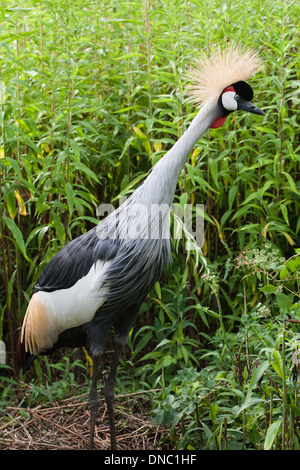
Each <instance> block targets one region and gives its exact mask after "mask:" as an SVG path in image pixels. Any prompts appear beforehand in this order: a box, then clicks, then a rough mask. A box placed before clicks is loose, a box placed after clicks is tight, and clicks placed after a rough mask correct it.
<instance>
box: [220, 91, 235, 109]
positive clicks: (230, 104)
mask: <svg viewBox="0 0 300 470" xmlns="http://www.w3.org/2000/svg"><path fill="white" fill-rule="evenodd" d="M234 97H235V92H234V91H226V92H225V93H223V95H222V104H223V106H224V108H225V109H227V111H236V110H237V107H238V104H237V101H236V100H235V99H234Z"/></svg>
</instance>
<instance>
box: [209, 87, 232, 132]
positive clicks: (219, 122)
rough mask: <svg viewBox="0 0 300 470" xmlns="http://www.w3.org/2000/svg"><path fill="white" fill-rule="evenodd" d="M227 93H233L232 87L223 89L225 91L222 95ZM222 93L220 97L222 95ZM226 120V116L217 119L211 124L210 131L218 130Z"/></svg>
mask: <svg viewBox="0 0 300 470" xmlns="http://www.w3.org/2000/svg"><path fill="white" fill-rule="evenodd" d="M227 91H234V92H235V89H234V88H233V86H229V87H227V88H225V90H224V91H223V93H226V92H227ZM223 93H222V95H223ZM226 119H227V116H224V117H221V116H220V117H218V118H217V119H216V120H215V121H214V122H213V123H212V125H211V126H210V128H211V129H218V128H219V127H221V126H223V124H224V122H225V121H226Z"/></svg>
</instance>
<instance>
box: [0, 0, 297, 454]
mask: <svg viewBox="0 0 300 470" xmlns="http://www.w3.org/2000/svg"><path fill="white" fill-rule="evenodd" d="M0 14H1V20H2V21H1V32H0V34H1V44H0V47H1V59H0V60H1V62H0V64H1V66H0V75H1V76H0V97H1V100H0V101H1V102H0V106H1V113H0V115H1V136H0V177H1V186H0V252H1V255H0V261H1V262H0V277H1V288H0V338H1V339H2V340H3V341H5V343H6V345H7V347H6V351H7V359H8V362H9V364H13V363H14V354H13V351H15V347H16V341H17V336H18V329H19V327H20V324H21V321H22V318H23V316H24V313H25V310H26V306H27V303H28V299H29V297H30V294H31V291H32V287H33V285H34V284H35V282H36V279H37V277H38V275H39V273H40V272H41V270H42V269H43V267H44V266H45V264H46V263H47V262H48V261H49V260H50V259H51V258H52V257H53V255H54V254H55V253H56V252H57V251H58V250H59V248H60V247H61V246H62V245H64V244H65V243H67V242H68V241H69V240H72V239H73V238H75V237H77V236H78V235H79V234H81V233H83V232H85V231H86V230H88V229H89V228H90V227H91V226H93V225H94V224H95V223H97V222H98V217H97V211H96V209H97V206H98V205H99V204H101V203H113V204H114V205H117V204H118V203H119V200H121V199H122V197H124V196H126V195H128V194H130V192H131V191H133V190H134V189H135V188H136V187H137V185H138V184H139V182H140V181H141V180H142V179H143V178H144V177H145V175H146V174H147V172H148V171H149V169H150V167H151V166H152V165H153V164H154V163H155V162H156V161H157V160H158V159H159V158H161V156H162V155H163V154H164V153H165V152H166V151H167V150H168V149H169V148H170V147H171V146H172V145H173V144H174V142H176V140H177V139H178V138H179V137H180V135H182V132H183V131H184V130H185V128H186V127H187V126H188V125H189V123H190V122H191V119H192V117H193V115H194V113H195V109H193V108H192V107H191V104H190V103H189V102H188V101H187V100H186V96H185V94H184V88H185V85H186V83H185V76H184V74H185V71H186V69H187V67H188V66H189V64H190V63H191V61H192V60H193V58H194V57H197V52H198V50H199V49H202V48H204V49H209V48H210V47H211V46H212V45H213V44H215V43H217V42H220V43H224V42H225V41H227V39H228V38H230V39H233V40H235V41H241V42H242V43H243V44H245V45H248V46H252V47H254V48H255V49H257V50H258V51H259V53H260V54H261V56H262V58H263V59H264V61H265V68H264V70H263V71H262V72H261V73H260V74H259V75H258V76H257V77H255V78H254V79H253V82H252V84H253V88H254V90H255V103H256V104H257V105H259V106H260V107H261V108H262V109H264V111H265V112H266V116H265V118H264V119H263V120H262V119H261V118H257V117H255V116H250V115H247V116H245V115H242V114H238V113H237V114H235V115H232V116H230V118H229V119H228V120H227V121H226V124H225V125H224V126H223V127H222V128H221V129H217V130H211V131H209V132H208V133H207V134H206V135H205V136H204V137H203V138H202V139H201V140H200V141H199V142H198V143H197V145H196V146H195V148H194V150H193V152H192V154H191V155H190V158H189V160H188V162H187V163H186V166H185V168H184V171H183V172H182V175H181V177H180V179H179V182H178V188H177V192H176V197H175V201H174V202H175V204H176V205H178V206H180V207H183V205H184V204H187V203H188V204H191V205H193V206H195V205H196V204H203V205H204V210H205V214H204V218H205V230H204V238H203V246H202V249H200V248H199V247H197V246H196V245H195V244H193V240H184V239H182V240H179V241H177V242H176V243H175V247H174V262H173V265H172V267H171V268H170V270H169V271H168V272H167V273H166V274H165V276H164V279H163V280H161V282H159V283H157V285H156V286H155V289H154V290H153V292H151V293H150V295H149V297H148V298H147V300H146V302H145V303H144V305H143V308H142V310H141V315H140V317H139V319H138V322H137V325H136V326H135V328H134V329H133V331H132V332H131V335H130V341H129V350H128V351H127V353H126V354H127V355H126V358H125V360H124V361H123V363H122V368H123V371H124V374H125V376H126V377H128V376H129V374H130V375H131V377H135V379H136V380H135V381H132V380H131V381H130V380H127V379H126V380H125V381H126V384H127V385H128V386H130V383H131V384H132V386H133V387H135V386H138V385H136V384H140V386H143V387H145V388H151V387H152V386H153V385H155V386H156V385H159V386H161V387H162V389H163V396H161V395H160V396H158V397H157V398H156V402H155V408H154V415H155V417H156V419H157V420H158V421H160V422H162V423H165V424H168V425H170V432H171V435H172V439H173V440H174V443H175V445H178V446H179V447H182V448H186V447H188V446H191V447H195V448H198V447H205V448H242V447H243V448H248V447H253V448H263V447H264V448H274V447H277V448H278V447H282V448H285V447H286V446H289V447H290V448H298V446H299V442H298V441H299V430H297V424H298V422H299V406H298V396H297V387H296V385H295V382H294V380H296V381H297V380H298V378H297V373H298V359H297V357H298V356H297V351H298V350H299V344H298V329H299V324H298V323H297V322H298V321H299V313H300V310H299V309H300V308H299V272H300V267H299V265H300V261H299V260H300V255H299V251H298V250H297V246H299V229H300V217H299V200H300V186H299V181H300V179H299V65H298V64H299V34H298V29H297V20H298V18H299V14H300V12H299V5H298V4H297V2H296V1H294V0H291V1H285V2H279V1H277V0H275V1H274V0H272V1H270V0H267V1H266V2H264V3H263V4H262V3H261V2H259V1H258V0H251V2H249V3H248V4H247V5H245V4H244V3H243V4H238V3H234V4H233V3H232V2H224V1H223V0H211V1H210V2H204V1H202V0H197V1H193V2H187V1H178V0H172V1H170V0H167V1H165V2H159V1H158V2H153V3H151V2H149V1H148V0H145V1H144V2H119V1H116V0H110V1H108V0H93V1H89V2H87V1H85V0H84V1H80V2H79V1H77V0H75V1H74V0H73V1H70V0H51V1H50V0H43V1H37V0H27V1H23V2H19V1H15V0H14V1H12V0H8V1H6V2H5V4H2V5H1V6H0ZM241 18H242V21H241ZM174 217H175V216H174ZM174 220H175V219H174ZM174 224H175V222H174ZM183 230H184V227H183ZM191 248H192V249H191ZM283 337H284V338H285V341H283V339H282V338H283ZM63 361H68V360H67V359H64V360H63ZM62 364H64V365H63V366H58V367H61V368H62V369H63V371H61V373H62V376H61V384H60V385H59V386H58V388H57V390H56V391H54V389H53V390H52V391H51V392H50V391H47V392H45V393H42V394H41V396H43V397H46V398H45V399H50V395H49V393H54V394H55V396H56V397H57V396H59V394H61V396H63V395H64V393H65V392H66V393H67V390H68V387H69V386H71V385H72V384H73V383H74V380H75V377H74V376H73V375H72V373H73V372H72V371H71V366H69V365H68V364H69V363H68V364H67V363H66V362H62ZM45 367H46V371H47V373H46V375H47V376H48V380H50V379H49V370H50V369H49V365H48V366H47V365H45V364H44V365H43V368H45ZM5 370H6V371H7V370H9V369H5ZM64 371H67V372H65V375H64ZM37 372H38V374H37V375H38V382H37V385H36V386H38V385H39V383H40V382H41V380H42V376H43V374H42V372H39V371H37ZM6 375H7V373H6ZM15 378H16V377H15ZM6 379H9V380H13V379H12V378H10V377H6ZM50 382H51V383H52V381H51V380H50ZM62 384H65V385H64V386H63V385H62ZM9 385H10V383H9V382H7V380H6V381H5V380H4V386H5V390H6V392H5V395H4V397H5V396H7V397H10V398H11V395H10V394H11V392H12V389H11V388H9ZM118 386H119V387H121V386H122V385H121V382H119V384H118ZM36 390H38V389H36ZM33 395H34V394H33ZM37 396H38V393H36V396H35V397H34V398H32V400H33V399H34V400H35V399H37ZM154 400H155V397H154ZM4 401H5V399H4Z"/></svg>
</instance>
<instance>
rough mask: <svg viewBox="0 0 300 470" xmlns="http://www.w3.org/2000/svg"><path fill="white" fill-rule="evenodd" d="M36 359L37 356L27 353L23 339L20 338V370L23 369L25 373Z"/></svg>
mask: <svg viewBox="0 0 300 470" xmlns="http://www.w3.org/2000/svg"><path fill="white" fill-rule="evenodd" d="M35 358H36V356H35V355H34V354H30V353H28V352H26V351H25V345H24V343H21V338H20V337H19V341H18V344H17V363H18V367H19V369H22V371H23V372H24V373H25V372H26V371H27V370H28V369H29V368H30V366H31V365H32V363H33V361H34V360H35Z"/></svg>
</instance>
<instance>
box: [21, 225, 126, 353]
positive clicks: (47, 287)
mask: <svg viewBox="0 0 300 470" xmlns="http://www.w3.org/2000/svg"><path fill="white" fill-rule="evenodd" d="M117 251H118V245H117V242H116V241H115V240H111V239H108V238H107V239H105V240H103V239H101V238H99V237H98V236H97V231H96V230H95V229H92V230H90V231H89V232H87V233H86V234H84V235H82V236H81V237H79V238H77V239H75V240H74V241H72V242H71V243H69V244H68V245H66V246H65V247H64V248H62V249H61V250H60V251H59V252H58V253H57V254H56V255H55V256H54V258H52V260H51V261H50V262H49V263H48V264H47V265H46V267H45V269H44V271H43V272H42V274H41V275H40V277H39V279H38V282H37V284H36V286H35V291H34V294H33V296H32V297H31V300H30V302H29V304H28V307H27V311H26V314H25V317H24V321H23V325H22V331H21V342H24V343H25V349H26V351H29V352H30V353H31V354H34V355H37V354H39V353H41V352H43V351H46V350H47V349H49V348H51V347H52V346H53V345H54V344H55V343H56V341H57V339H58V336H59V335H60V334H61V333H62V332H63V331H65V330H68V329H70V328H74V327H77V326H80V325H83V324H85V323H88V322H90V321H91V320H92V319H93V317H94V315H95V313H96V311H97V310H98V309H99V308H100V307H101V306H102V305H103V303H104V302H105V301H106V299H107V297H108V292H109V286H108V285H107V283H105V277H106V272H107V270H108V268H109V266H110V265H111V262H112V260H113V258H114V257H115V256H116V253H117Z"/></svg>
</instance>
